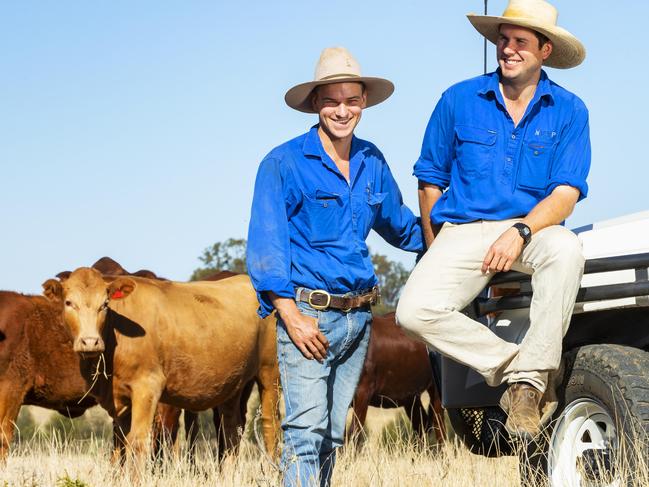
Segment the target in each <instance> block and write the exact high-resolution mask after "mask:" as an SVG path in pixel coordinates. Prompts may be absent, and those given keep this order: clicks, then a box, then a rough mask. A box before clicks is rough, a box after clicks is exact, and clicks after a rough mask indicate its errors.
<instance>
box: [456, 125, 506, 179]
mask: <svg viewBox="0 0 649 487" xmlns="http://www.w3.org/2000/svg"><path fill="white" fill-rule="evenodd" d="M497 136H498V133H497V132H496V131H495V130H489V129H484V128H479V127H471V126H469V125H456V126H455V137H456V139H457V143H456V147H455V154H456V158H457V161H458V165H459V168H460V170H461V171H462V175H463V176H464V175H467V176H474V177H481V178H482V177H485V176H486V175H487V174H488V173H489V171H490V169H491V166H492V163H493V160H494V145H495V144H496V138H497Z"/></svg>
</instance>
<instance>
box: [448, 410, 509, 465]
mask: <svg viewBox="0 0 649 487" xmlns="http://www.w3.org/2000/svg"><path fill="white" fill-rule="evenodd" d="M446 411H447V414H448V417H449V420H450V422H451V425H452V426H453V430H454V431H455V434H456V435H457V436H459V437H460V438H461V439H462V442H463V443H464V444H465V445H466V447H467V448H468V449H469V450H470V451H471V452H472V453H476V454H478V455H484V456H487V457H499V456H503V455H511V454H512V452H513V450H512V445H511V443H510V440H509V435H508V433H507V432H506V431H505V420H506V419H507V415H506V414H505V412H504V411H503V410H502V409H500V407H498V406H493V407H484V408H450V409H447V410H446Z"/></svg>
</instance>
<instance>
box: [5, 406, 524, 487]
mask: <svg viewBox="0 0 649 487" xmlns="http://www.w3.org/2000/svg"><path fill="white" fill-rule="evenodd" d="M32 413H33V416H35V417H37V418H38V419H39V420H40V422H41V426H40V428H41V429H42V428H44V427H45V425H52V424H53V423H56V422H57V421H61V419H59V418H61V417H59V416H50V415H48V414H47V413H45V412H44V411H42V410H32ZM86 416H87V418H86V419H85V422H87V423H92V424H97V423H98V422H100V420H101V418H102V417H103V416H104V413H103V411H101V410H99V409H97V408H93V410H90V411H88V412H86ZM23 422H24V418H23ZM63 423H64V424H66V427H65V428H58V429H56V431H54V432H53V434H50V435H48V436H47V437H45V436H41V437H40V438H39V437H38V436H36V437H34V438H31V439H27V438H24V437H23V438H21V439H20V440H19V441H17V442H15V446H14V448H13V449H12V452H11V453H10V456H9V458H8V459H7V464H6V466H5V468H4V469H2V471H1V472H0V486H2V487H5V486H7V487H9V486H11V487H13V486H20V487H23V486H24V487H37V486H38V487H40V486H55V487H83V486H92V487H108V486H117V487H122V486H124V487H125V486H130V485H133V484H134V483H137V482H135V481H134V478H133V477H132V476H129V475H127V474H125V472H124V471H123V470H121V469H120V468H116V467H114V466H113V465H111V463H110V460H109V458H110V452H111V447H112V445H111V442H110V437H107V436H106V435H104V436H102V437H99V438H97V437H92V435H91V438H88V439H79V438H75V439H71V438H67V439H64V438H63V436H65V435H66V434H70V436H71V437H74V436H79V435H78V434H76V435H75V434H73V433H74V431H72V432H71V431H70V427H69V426H67V425H68V423H67V422H63ZM63 423H62V424H63ZM77 423H79V424H80V422H79V420H75V423H74V424H77ZM73 428H74V426H73ZM95 430H96V428H95ZM50 431H51V432H52V429H51V428H50ZM366 431H367V433H368V439H367V441H366V442H365V444H364V446H363V447H362V448H360V449H358V450H353V449H347V450H344V451H342V452H341V454H340V455H339V457H338V463H337V467H336V471H335V473H334V478H333V482H334V485H335V486H417V487H420V486H428V485H430V486H435V487H439V486H441V485H444V486H449V487H452V486H458V487H459V486H462V487H466V486H471V485H476V486H477V485H481V486H482V485H498V486H504V487H506V486H510V485H511V486H515V485H518V484H519V480H518V470H517V460H516V459H515V458H513V457H508V458H501V459H487V458H483V457H480V456H476V455H473V454H471V453H469V452H468V451H467V450H466V448H464V447H463V446H461V445H459V444H458V443H457V442H456V441H453V440H451V441H450V442H449V443H447V444H446V445H443V446H440V445H436V444H435V443H434V438H431V439H429V440H426V441H425V442H423V443H421V442H419V443H417V444H415V443H414V442H413V441H412V440H413V436H412V432H411V431H410V428H409V425H408V424H407V422H406V421H405V420H404V415H403V413H402V412H401V411H395V410H380V409H375V408H371V410H370V412H369V415H368V422H367V425H366ZM71 433H72V434H71ZM77 433H78V432H77ZM244 436H245V438H244V440H243V443H242V447H241V450H240V451H239V454H238V455H236V456H235V455H232V456H229V457H227V458H226V459H225V461H224V462H222V464H221V465H218V464H217V462H216V460H215V457H214V454H213V453H212V450H211V445H210V440H206V441H204V442H203V443H202V444H201V448H200V449H199V453H198V457H197V459H196V461H195V464H193V465H192V463H191V462H190V461H189V459H188V458H187V457H186V456H184V455H183V454H182V453H181V454H180V455H179V456H177V457H175V458H170V459H167V460H168V461H165V462H164V463H163V464H162V466H158V467H157V468H147V469H146V471H144V472H141V473H140V474H139V483H140V484H141V485H155V486H169V487H180V486H190V485H212V486H224V487H235V486H236V487H239V486H274V485H278V484H279V482H280V475H279V472H278V471H277V469H276V467H275V466H274V465H273V464H272V463H271V462H270V461H269V460H268V459H267V458H266V456H265V455H264V454H263V453H262V452H261V450H260V449H259V448H258V447H257V446H256V441H255V438H254V435H252V434H250V432H246V434H245V435H244ZM181 451H182V449H181ZM149 467H151V466H149Z"/></svg>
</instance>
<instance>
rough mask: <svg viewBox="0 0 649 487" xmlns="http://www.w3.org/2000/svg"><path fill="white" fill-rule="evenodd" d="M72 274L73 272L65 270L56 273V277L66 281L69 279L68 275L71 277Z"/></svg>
mask: <svg viewBox="0 0 649 487" xmlns="http://www.w3.org/2000/svg"><path fill="white" fill-rule="evenodd" d="M70 274H72V272H70V271H63V272H59V273H58V274H57V275H56V277H57V278H58V279H59V281H66V280H67V279H68V277H70Z"/></svg>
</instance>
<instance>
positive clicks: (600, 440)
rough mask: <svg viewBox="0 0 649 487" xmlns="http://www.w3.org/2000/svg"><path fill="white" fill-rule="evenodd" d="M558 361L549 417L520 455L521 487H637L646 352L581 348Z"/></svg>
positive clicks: (647, 403)
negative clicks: (560, 369)
mask: <svg viewBox="0 0 649 487" xmlns="http://www.w3.org/2000/svg"><path fill="white" fill-rule="evenodd" d="M565 360H566V369H565V376H564V377H563V381H562V385H561V386H560V388H559V390H558V391H557V395H558V399H559V406H558V408H557V411H556V412H555V415H554V418H553V420H552V422H551V424H550V425H549V426H548V428H546V430H545V431H544V432H543V434H542V435H541V436H540V437H539V438H537V439H536V440H535V441H534V442H530V443H529V444H527V445H524V447H523V448H522V449H521V451H520V462H519V464H520V473H521V481H522V484H523V485H529V484H531V485H547V484H549V485H550V486H562V487H563V486H565V487H571V486H584V485H588V486H623V485H638V481H640V482H641V480H640V479H635V478H634V475H637V471H638V469H639V471H644V472H646V467H647V463H646V462H647V461H646V458H647V454H648V453H649V448H648V446H647V445H648V443H647V438H648V437H649V436H648V434H649V377H648V375H647V371H649V354H648V353H647V352H644V351H643V350H639V349H636V348H632V347H625V346H620V345H588V346H584V347H581V348H578V349H576V350H573V351H571V352H569V353H568V354H566V357H565ZM642 480H644V481H646V480H647V479H642Z"/></svg>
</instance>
